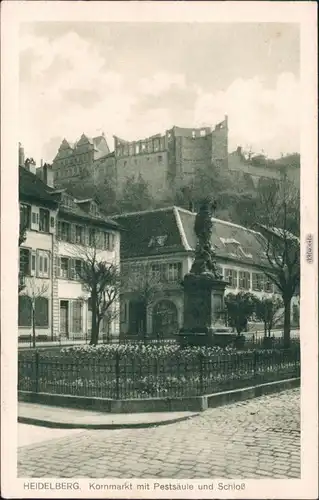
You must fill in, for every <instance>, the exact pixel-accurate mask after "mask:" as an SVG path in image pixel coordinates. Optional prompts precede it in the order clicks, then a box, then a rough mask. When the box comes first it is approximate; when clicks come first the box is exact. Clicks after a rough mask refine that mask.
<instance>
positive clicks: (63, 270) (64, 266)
mask: <svg viewBox="0 0 319 500" xmlns="http://www.w3.org/2000/svg"><path fill="white" fill-rule="evenodd" d="M60 262H61V266H60V276H61V278H65V279H68V278H69V259H68V258H67V257H61V258H60Z"/></svg>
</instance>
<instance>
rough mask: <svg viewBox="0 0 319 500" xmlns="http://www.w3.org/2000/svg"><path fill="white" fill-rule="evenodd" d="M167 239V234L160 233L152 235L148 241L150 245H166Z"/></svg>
mask: <svg viewBox="0 0 319 500" xmlns="http://www.w3.org/2000/svg"><path fill="white" fill-rule="evenodd" d="M166 240H167V234H164V235H160V236H152V238H151V239H150V241H149V243H148V247H149V248H151V247H163V246H164V245H165V242H166Z"/></svg>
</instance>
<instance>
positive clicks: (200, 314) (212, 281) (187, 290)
mask: <svg viewBox="0 0 319 500" xmlns="http://www.w3.org/2000/svg"><path fill="white" fill-rule="evenodd" d="M226 285H227V282H226V281H222V280H219V279H216V277H215V276H214V275H212V274H211V273H202V274H192V273H189V274H187V275H186V276H185V278H184V282H183V286H184V325H183V328H181V330H180V331H179V333H178V334H177V337H178V339H179V342H180V345H181V346H187V345H195V346H205V345H209V346H213V345H219V346H226V345H229V344H231V343H233V342H234V341H235V339H236V337H237V335H236V334H235V333H233V332H232V329H231V328H229V327H227V326H225V324H223V319H224V292H225V288H226Z"/></svg>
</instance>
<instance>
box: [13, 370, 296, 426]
mask: <svg viewBox="0 0 319 500" xmlns="http://www.w3.org/2000/svg"><path fill="white" fill-rule="evenodd" d="M299 386H300V377H294V378H290V379H284V380H280V381H274V382H268V383H264V384H258V385H255V386H249V387H244V388H241V389H233V390H230V391H224V392H218V393H213V394H206V395H203V396H193V397H189V398H182V397H181V398H172V399H168V398H155V399H151V398H150V399H139V400H128V399H123V400H109V399H103V398H94V397H91V398H86V397H83V396H67V395H59V394H48V393H32V392H27V391H19V392H18V401H21V402H28V403H36V404H43V405H47V406H48V405H49V406H56V407H60V408H66V409H77V410H79V409H82V410H94V411H99V412H102V413H105V414H107V415H114V414H122V415H123V414H125V413H153V412H160V413H166V412H168V413H169V412H173V411H174V412H183V411H184V412H186V411H187V412H193V415H190V414H188V415H184V416H183V415H181V416H180V417H176V416H175V418H174V417H172V418H170V419H167V420H159V421H153V422H140V423H131V424H130V423H127V424H126V423H121V424H116V423H114V424H110V423H108V424H107V423H105V424H103V423H101V424H98V423H96V424H94V423H92V424H87V423H81V422H79V423H74V422H54V421H52V420H46V419H37V418H34V417H27V416H18V422H20V423H26V424H30V425H42V426H44V427H59V428H61V429H63V428H64V429H75V428H77V429H80V428H81V429H124V428H147V427H154V426H158V425H168V424H172V423H175V422H178V421H181V420H185V419H188V418H192V417H193V416H196V415H199V413H200V412H203V411H205V410H207V409H208V408H217V407H218V406H224V405H227V404H231V403H236V402H240V401H246V400H249V399H252V398H256V397H260V396H263V395H267V394H272V393H278V392H281V391H285V390H288V389H292V388H295V387H299Z"/></svg>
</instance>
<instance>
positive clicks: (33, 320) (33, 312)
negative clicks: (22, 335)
mask: <svg viewBox="0 0 319 500" xmlns="http://www.w3.org/2000/svg"><path fill="white" fill-rule="evenodd" d="M32 347H33V348H35V310H34V307H32Z"/></svg>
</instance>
